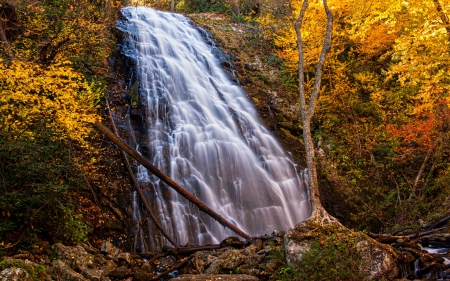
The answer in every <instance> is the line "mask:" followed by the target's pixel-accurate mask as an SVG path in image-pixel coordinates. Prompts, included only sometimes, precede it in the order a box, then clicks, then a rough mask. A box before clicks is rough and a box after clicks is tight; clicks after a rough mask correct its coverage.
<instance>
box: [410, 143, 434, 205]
mask: <svg viewBox="0 0 450 281" xmlns="http://www.w3.org/2000/svg"><path fill="white" fill-rule="evenodd" d="M432 152H433V149H432V148H430V149H428V151H427V155H425V159H424V160H423V162H422V165H421V166H420V169H419V172H418V173H417V176H416V179H415V180H414V183H413V186H412V190H411V194H410V195H409V198H408V201H411V199H412V198H413V196H415V195H416V192H417V187H418V186H419V181H420V178H421V177H422V174H423V171H424V170H425V167H426V166H427V162H428V159H430V156H431V153H432Z"/></svg>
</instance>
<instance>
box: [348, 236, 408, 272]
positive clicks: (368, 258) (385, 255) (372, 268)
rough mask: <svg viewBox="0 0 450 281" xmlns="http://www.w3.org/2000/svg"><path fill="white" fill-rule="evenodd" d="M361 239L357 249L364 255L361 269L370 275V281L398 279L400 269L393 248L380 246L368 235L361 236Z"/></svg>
mask: <svg viewBox="0 0 450 281" xmlns="http://www.w3.org/2000/svg"><path fill="white" fill-rule="evenodd" d="M360 239H361V240H360V241H359V242H358V243H357V244H356V248H357V249H358V250H359V251H360V253H361V255H362V263H361V268H360V269H361V270H362V271H364V272H366V273H367V274H368V275H369V279H371V280H375V279H381V278H385V279H387V280H392V279H394V278H395V277H397V275H398V273H399V269H398V266H397V259H396V255H395V253H394V252H393V250H392V248H390V247H389V246H387V245H384V244H380V243H378V242H377V241H375V240H373V239H371V238H370V237H368V236H366V235H364V236H363V235H361V236H360Z"/></svg>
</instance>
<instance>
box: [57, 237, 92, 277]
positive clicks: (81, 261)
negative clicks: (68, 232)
mask: <svg viewBox="0 0 450 281" xmlns="http://www.w3.org/2000/svg"><path fill="white" fill-rule="evenodd" d="M51 249H52V251H53V253H54V254H55V255H56V256H57V258H58V259H60V260H61V261H63V262H64V263H66V264H67V265H68V266H69V267H71V268H73V269H74V270H81V269H82V268H88V267H92V266H93V264H94V256H93V255H91V254H88V252H86V250H85V249H84V248H83V247H81V246H73V247H70V246H64V245H63V244H61V243H57V244H54V245H53V246H52V247H51Z"/></svg>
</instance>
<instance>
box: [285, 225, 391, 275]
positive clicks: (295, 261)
mask: <svg viewBox="0 0 450 281" xmlns="http://www.w3.org/2000/svg"><path fill="white" fill-rule="evenodd" d="M330 237H339V238H336V240H332V239H331V238H330ZM284 240H285V241H284V245H285V254H286V260H287V262H288V263H289V264H292V265H294V266H296V265H297V266H299V267H301V266H304V265H301V263H302V261H304V260H303V257H304V256H305V254H307V253H310V251H312V248H313V246H314V245H315V247H316V248H315V249H317V247H319V246H317V245H324V244H326V243H336V247H331V249H332V250H333V251H341V250H342V253H341V257H340V261H339V262H342V263H341V264H340V265H339V266H343V267H345V266H349V265H351V266H356V267H357V268H359V273H358V274H360V275H361V276H365V277H367V278H369V279H371V280H375V279H381V278H385V279H387V280H392V279H394V278H395V277H397V276H398V274H399V269H398V266H397V259H398V257H397V255H396V253H395V251H394V250H393V249H392V248H391V247H389V246H387V245H383V244H380V243H378V242H377V241H375V240H373V239H372V238H370V237H368V236H367V235H365V234H363V233H361V232H353V231H350V230H348V229H346V228H344V227H343V226H341V225H333V226H326V227H322V226H320V225H318V224H315V223H312V222H311V221H304V222H301V223H299V224H298V225H297V226H295V228H293V229H290V230H289V231H288V232H287V234H286V235H285V236H284ZM337 244H339V245H337ZM336 249H338V250H336ZM335 253H336V252H333V253H330V254H335ZM346 253H347V254H346ZM321 254H322V253H321ZM309 257H311V255H309ZM355 257H356V258H355ZM345 259H348V260H347V261H346V260H345ZM304 262H306V261H304ZM309 266H313V265H309ZM333 266H334V265H333ZM347 270H348V271H349V272H351V270H354V269H350V268H347Z"/></svg>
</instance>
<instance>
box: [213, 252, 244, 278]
mask: <svg viewBox="0 0 450 281" xmlns="http://www.w3.org/2000/svg"><path fill="white" fill-rule="evenodd" d="M244 258H245V256H244V255H242V254H241V251H239V250H235V249H230V250H227V251H226V252H225V253H223V254H222V255H220V256H219V257H217V259H216V260H215V261H213V262H212V264H211V265H210V266H209V267H208V269H206V271H205V274H219V273H221V272H222V271H223V270H233V269H235V268H237V267H238V266H239V265H240V264H241V263H242V262H243V261H244Z"/></svg>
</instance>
